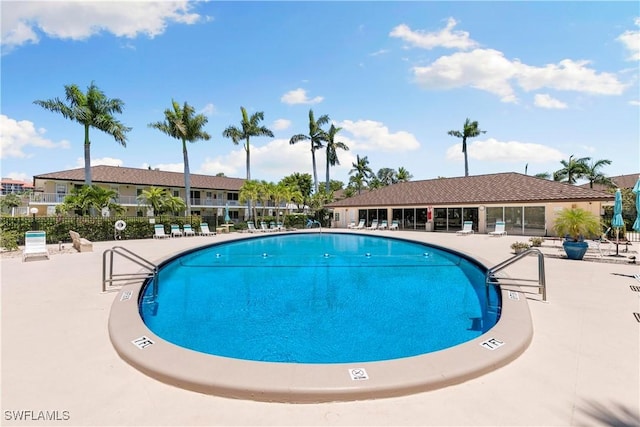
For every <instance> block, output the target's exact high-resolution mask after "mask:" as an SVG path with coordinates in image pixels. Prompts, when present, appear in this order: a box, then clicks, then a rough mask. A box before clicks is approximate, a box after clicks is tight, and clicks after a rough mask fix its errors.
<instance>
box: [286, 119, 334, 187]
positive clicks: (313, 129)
mask: <svg viewBox="0 0 640 427" xmlns="http://www.w3.org/2000/svg"><path fill="white" fill-rule="evenodd" d="M327 123H329V116H327V115H326V114H325V115H323V116H320V118H318V120H316V119H315V117H314V115H313V110H309V134H308V135H304V134H297V135H293V136H292V137H291V139H290V140H289V144H292V145H293V144H296V143H298V142H300V141H305V140H309V141H310V142H311V162H312V164H313V188H314V191H315V192H316V193H317V192H318V171H317V169H316V150H319V149H320V148H322V147H323V145H322V142H323V141H324V140H325V139H326V136H325V132H324V131H323V130H322V127H321V126H323V125H326V124H327Z"/></svg>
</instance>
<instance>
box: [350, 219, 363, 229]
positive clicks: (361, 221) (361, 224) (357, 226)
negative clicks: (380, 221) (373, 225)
mask: <svg viewBox="0 0 640 427" xmlns="http://www.w3.org/2000/svg"><path fill="white" fill-rule="evenodd" d="M353 228H354V229H356V230H362V229H363V228H364V219H361V220H360V222H359V223H358V225H356V226H355V227H353Z"/></svg>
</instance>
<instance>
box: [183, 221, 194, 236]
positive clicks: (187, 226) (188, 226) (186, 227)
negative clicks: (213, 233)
mask: <svg viewBox="0 0 640 427" xmlns="http://www.w3.org/2000/svg"><path fill="white" fill-rule="evenodd" d="M182 232H183V233H184V235H185V237H186V236H195V235H196V232H195V231H193V228H191V224H185V225H184V226H182Z"/></svg>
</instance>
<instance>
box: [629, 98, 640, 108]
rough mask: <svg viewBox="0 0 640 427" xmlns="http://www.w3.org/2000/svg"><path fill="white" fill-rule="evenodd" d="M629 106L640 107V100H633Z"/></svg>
mask: <svg viewBox="0 0 640 427" xmlns="http://www.w3.org/2000/svg"><path fill="white" fill-rule="evenodd" d="M629 105H634V106H639V105H640V100H637V99H632V100H631V101H629Z"/></svg>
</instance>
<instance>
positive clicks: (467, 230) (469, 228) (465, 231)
mask: <svg viewBox="0 0 640 427" xmlns="http://www.w3.org/2000/svg"><path fill="white" fill-rule="evenodd" d="M456 234H457V235H459V236H468V235H469V234H473V222H472V221H465V222H464V223H463V224H462V230H458V231H456Z"/></svg>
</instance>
